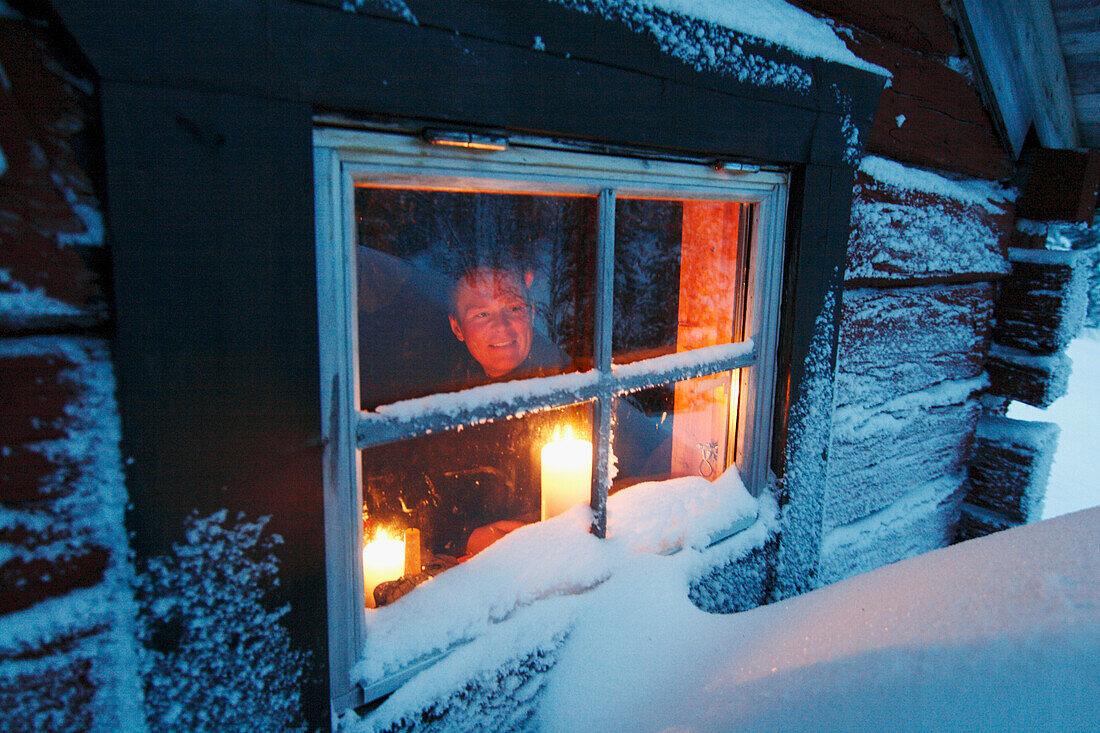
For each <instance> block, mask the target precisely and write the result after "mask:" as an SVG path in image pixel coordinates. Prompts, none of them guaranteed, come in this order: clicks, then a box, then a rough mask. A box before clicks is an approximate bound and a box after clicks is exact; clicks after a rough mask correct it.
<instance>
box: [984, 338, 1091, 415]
mask: <svg viewBox="0 0 1100 733" xmlns="http://www.w3.org/2000/svg"><path fill="white" fill-rule="evenodd" d="M1071 367H1072V363H1071V362H1070V359H1069V357H1068V356H1066V355H1065V353H1063V352H1057V353H1054V354H1051V355H1049V356H1035V355H1034V354H1029V353H1027V352H1026V351H1020V350H1019V349H1012V348H1008V347H1006V346H997V345H996V344H994V345H993V348H992V349H990V352H989V358H988V359H987V361H986V364H985V368H986V371H987V372H989V391H990V392H991V393H993V394H995V395H999V396H1003V397H1008V398H1010V399H1013V400H1018V401H1020V402H1025V403H1027V404H1029V405H1033V406H1035V407H1050V405H1052V404H1053V403H1054V401H1055V400H1057V399H1058V398H1059V397H1061V396H1062V395H1064V394H1065V393H1066V387H1067V386H1068V384H1069V374H1070V369H1071Z"/></svg>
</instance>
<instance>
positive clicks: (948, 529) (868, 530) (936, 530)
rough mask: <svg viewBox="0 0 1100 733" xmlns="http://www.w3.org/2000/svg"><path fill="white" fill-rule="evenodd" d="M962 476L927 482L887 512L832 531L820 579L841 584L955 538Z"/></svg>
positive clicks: (823, 550) (823, 552)
mask: <svg viewBox="0 0 1100 733" xmlns="http://www.w3.org/2000/svg"><path fill="white" fill-rule="evenodd" d="M961 483H962V478H961V477H959V476H948V477H945V478H943V479H940V480H938V481H935V482H927V483H923V484H921V485H920V486H919V488H917V489H915V490H914V491H913V492H911V493H910V494H908V495H906V496H905V497H903V498H902V499H900V500H899V501H898V502H896V503H895V504H893V505H891V506H890V507H889V508H887V509H885V510H884V511H881V512H878V513H876V514H874V515H873V516H871V517H868V518H867V519H866V520H864V521H861V522H856V523H855V524H853V525H850V526H847V527H840V528H837V529H834V530H832V531H830V532H828V533H827V534H826V535H825V538H824V540H823V541H822V543H821V557H820V560H819V563H818V568H817V577H816V582H817V584H818V585H819V586H820V585H825V584H827V583H835V582H836V581H838V580H843V579H844V578H849V577H851V576H853V575H856V574H857V573H862V572H866V571H868V570H873V569H874V568H877V567H881V566H882V565H886V564H887V563H892V562H897V561H899V560H904V559H905V558H908V557H913V556H914V555H919V554H921V553H924V552H929V551H931V550H935V549H937V548H939V547H944V546H946V545H948V544H950V543H951V541H952V540H953V539H954V537H955V530H956V526H957V523H958V517H959V501H960V499H961V497H960V484H961Z"/></svg>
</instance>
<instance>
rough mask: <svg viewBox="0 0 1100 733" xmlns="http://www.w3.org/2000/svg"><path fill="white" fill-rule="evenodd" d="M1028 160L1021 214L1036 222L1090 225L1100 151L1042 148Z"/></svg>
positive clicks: (1099, 186) (1098, 185)
mask: <svg viewBox="0 0 1100 733" xmlns="http://www.w3.org/2000/svg"><path fill="white" fill-rule="evenodd" d="M1028 157H1029V159H1028V160H1027V162H1026V163H1025V170H1026V171H1027V174H1026V175H1027V182H1026V183H1025V184H1024V186H1023V193H1022V194H1021V195H1020V199H1019V201H1018V202H1017V207H1018V211H1019V215H1020V216H1021V217H1024V218H1027V219H1035V220H1037V221H1077V222H1091V221H1092V217H1093V213H1094V212H1095V211H1096V197H1097V191H1098V189H1100V150H1088V151H1077V150H1050V149H1047V148H1039V149H1038V150H1035V151H1033V152H1032V153H1031V155H1030V156H1028Z"/></svg>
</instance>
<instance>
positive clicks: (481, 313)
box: [470, 311, 489, 318]
mask: <svg viewBox="0 0 1100 733" xmlns="http://www.w3.org/2000/svg"><path fill="white" fill-rule="evenodd" d="M470 317H471V318H488V317H489V313H488V311H478V312H477V313H475V314H473V315H472V316H470Z"/></svg>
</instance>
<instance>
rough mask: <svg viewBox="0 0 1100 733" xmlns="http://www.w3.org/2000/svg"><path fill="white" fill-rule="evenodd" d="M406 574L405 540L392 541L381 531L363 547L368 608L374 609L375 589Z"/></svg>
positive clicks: (364, 586)
mask: <svg viewBox="0 0 1100 733" xmlns="http://www.w3.org/2000/svg"><path fill="white" fill-rule="evenodd" d="M404 572H405V540H404V539H403V538H402V539H390V538H389V535H387V534H386V530H384V529H382V530H379V531H378V533H377V534H375V536H374V539H373V540H371V541H370V542H368V543H367V544H365V545H364V546H363V590H364V592H365V594H366V599H367V608H374V605H375V604H374V589H375V588H376V587H377V586H378V585H379V584H381V583H385V582H386V581H387V580H397V579H398V578H400V577H401V576H402V574H403V573H404Z"/></svg>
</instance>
